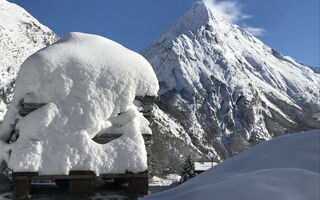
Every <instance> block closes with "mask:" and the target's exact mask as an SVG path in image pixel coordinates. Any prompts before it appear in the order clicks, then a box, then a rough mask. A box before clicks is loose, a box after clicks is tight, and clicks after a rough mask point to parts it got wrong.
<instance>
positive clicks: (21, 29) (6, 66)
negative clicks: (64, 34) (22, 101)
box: [0, 0, 58, 121]
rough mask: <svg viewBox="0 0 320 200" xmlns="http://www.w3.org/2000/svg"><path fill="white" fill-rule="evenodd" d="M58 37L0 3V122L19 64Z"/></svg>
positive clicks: (19, 10)
mask: <svg viewBox="0 0 320 200" xmlns="http://www.w3.org/2000/svg"><path fill="white" fill-rule="evenodd" d="M57 39H58V37H57V36H56V35H55V34H54V33H53V32H52V31H51V30H50V29H49V28H47V27H46V26H43V25H42V24H40V23H39V22H38V21H37V20H36V19H35V18H33V17H32V16H31V15H30V14H29V13H28V12H27V11H25V10H24V9H23V8H21V7H19V6H17V5H16V4H13V3H10V2H7V1H6V0H1V1H0V121H2V120H3V117H4V115H5V113H6V110H7V105H8V104H9V102H10V101H11V98H12V94H13V88H14V82H15V78H16V76H17V73H18V71H19V69H20V65H21V64H22V62H23V61H24V60H25V59H26V58H27V57H28V56H30V55H31V54H33V53H34V52H36V51H37V50H39V49H41V48H42V47H45V46H47V45H49V44H51V43H53V42H54V41H56V40H57Z"/></svg>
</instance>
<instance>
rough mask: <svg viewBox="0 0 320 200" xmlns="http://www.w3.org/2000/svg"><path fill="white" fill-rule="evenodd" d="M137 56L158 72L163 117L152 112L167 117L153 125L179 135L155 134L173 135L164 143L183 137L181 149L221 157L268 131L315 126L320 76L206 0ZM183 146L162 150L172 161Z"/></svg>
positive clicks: (318, 119) (261, 138)
mask: <svg viewBox="0 0 320 200" xmlns="http://www.w3.org/2000/svg"><path fill="white" fill-rule="evenodd" d="M142 54H143V55H144V56H145V57H146V58H147V60H148V61H149V62H150V63H151V64H152V66H153V68H154V70H155V72H156V74H157V78H158V80H159V85H160V91H159V95H160V102H159V103H158V106H159V107H160V109H162V110H163V111H164V113H165V114H166V116H164V115H161V116H156V118H157V120H160V119H166V120H165V121H163V122H162V123H163V124H161V123H159V122H157V123H158V125H157V128H159V126H162V127H167V126H168V125H165V123H167V122H174V123H175V124H176V125H175V127H179V128H178V129H179V131H178V134H176V132H177V129H175V130H168V129H167V130H161V131H160V132H162V133H161V134H163V132H165V131H167V132H168V133H167V135H170V134H172V135H176V138H175V139H172V142H171V143H170V145H169V144H166V142H167V141H165V143H163V145H165V146H171V147H172V146H177V145H176V144H173V143H175V142H176V143H177V144H178V143H181V141H186V142H185V147H186V148H189V149H191V148H193V149H197V150H198V151H199V152H202V155H207V158H209V160H212V159H213V160H220V159H224V158H226V157H228V156H232V155H235V154H236V153H238V152H240V151H242V150H244V149H246V148H248V147H250V146H252V145H254V144H257V143H259V142H261V141H264V140H268V139H270V138H272V137H274V136H278V135H281V134H285V133H290V132H298V131H302V130H310V129H316V128H320V117H319V116H320V102H319V98H320V76H319V75H318V74H315V73H314V72H313V71H312V70H311V69H309V68H308V67H306V66H305V65H302V64H300V63H298V62H296V61H295V60H293V59H292V58H290V57H287V56H283V55H281V53H279V52H277V51H276V50H274V49H272V48H270V47H268V46H266V45H265V44H263V43H262V42H261V41H260V40H259V39H257V38H255V37H254V36H252V35H251V34H249V33H248V32H246V31H245V30H243V29H241V28H240V27H239V26H237V25H234V24H231V23H229V22H227V21H226V20H224V19H223V18H222V17H221V16H219V15H218V14H217V13H213V12H212V11H211V10H210V9H209V8H208V7H207V6H206V5H205V4H204V3H199V2H197V3H195V4H194V5H193V6H192V8H191V9H190V10H188V11H187V12H186V13H185V14H183V15H182V16H181V17H179V18H178V19H177V20H176V21H175V22H174V23H173V24H172V25H171V26H170V27H169V28H168V29H167V30H166V31H165V32H164V33H163V34H162V35H161V36H160V37H159V38H158V39H157V40H155V42H153V44H152V45H151V46H149V47H148V48H146V49H144V50H143V51H142ZM157 113H160V112H157ZM160 124H161V125H160ZM153 131H154V132H157V131H158V132H159V130H156V128H155V129H154V130H153ZM155 135H156V134H155ZM163 137H164V136H163ZM187 141H191V142H187ZM157 145H158V148H159V145H160V144H157ZM163 148H166V147H163ZM186 148H185V149H183V148H180V149H178V148H173V149H174V150H175V151H176V152H174V153H173V152H167V154H171V155H176V156H177V159H178V156H179V153H180V154H183V155H185V154H187V153H186V152H188V154H189V151H187V150H186ZM194 152H197V151H194ZM196 154H197V155H199V154H198V153H194V155H196ZM200 156H201V154H200Z"/></svg>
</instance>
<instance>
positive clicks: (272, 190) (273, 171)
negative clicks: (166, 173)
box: [144, 130, 320, 200]
mask: <svg viewBox="0 0 320 200" xmlns="http://www.w3.org/2000/svg"><path fill="white" fill-rule="evenodd" d="M319 152H320V130H316V131H309V132H302V133H298V134H290V135H286V136H281V137H278V138H276V139H273V140H271V141H268V142H265V143H263V144H260V145H257V146H255V147H253V148H252V149H250V150H248V151H246V152H243V153H241V154H239V155H237V156H235V157H233V158H231V159H229V160H226V161H224V162H222V163H221V164H219V165H217V166H215V167H213V168H211V169H210V170H208V171H206V172H204V173H202V174H200V175H199V176H197V177H195V178H193V179H191V180H190V181H187V182H186V183H184V184H182V185H180V186H178V187H176V188H174V189H172V190H169V191H166V192H162V193H159V194H155V195H152V196H149V197H147V198H144V199H148V200H156V199H166V200H169V199H175V200H180V199H181V200H189V199H190V200H191V199H219V200H223V199H226V200H230V199H239V200H242V199H260V200H264V199H266V200H269V199H279V200H280V199H290V200H301V199H310V200H317V199H319V195H320V193H319V188H320V157H319Z"/></svg>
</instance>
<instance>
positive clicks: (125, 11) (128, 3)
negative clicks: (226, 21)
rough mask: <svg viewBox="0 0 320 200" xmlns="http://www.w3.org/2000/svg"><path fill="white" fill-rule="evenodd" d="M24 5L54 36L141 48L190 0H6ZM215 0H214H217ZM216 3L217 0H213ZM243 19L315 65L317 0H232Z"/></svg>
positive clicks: (270, 41) (272, 44)
mask: <svg viewBox="0 0 320 200" xmlns="http://www.w3.org/2000/svg"><path fill="white" fill-rule="evenodd" d="M9 1H10V2H13V3H16V4H18V5H20V6H21V7H23V8H24V9H26V10H27V11H28V12H29V13H31V14H32V15H33V16H34V17H36V18H37V19H38V20H39V21H40V22H41V23H42V24H44V25H46V26H48V27H49V28H51V29H52V30H53V31H54V32H55V33H57V34H58V35H59V36H62V35H64V34H65V33H68V32H71V31H80V32H86V33H94V34H98V35H102V36H105V37H108V38H110V39H112V40H115V41H117V42H119V43H121V44H123V45H124V46H126V47H128V48H130V49H132V50H135V51H141V50H142V49H143V48H145V47H147V46H148V45H150V44H151V42H152V41H153V40H154V39H156V38H157V37H158V36H159V35H160V34H161V33H162V32H163V31H164V30H165V29H166V27H168V25H170V24H171V23H172V22H173V21H174V20H175V19H176V18H177V17H179V16H180V15H182V14H183V13H184V12H185V11H186V10H188V9H189V8H190V7H191V5H192V4H193V3H194V2H195V0H136V1H132V0H91V1H89V0H9ZM219 2H221V1H218V3H219ZM216 3H217V0H216ZM236 3H237V4H236V6H238V7H239V6H241V12H242V13H243V14H247V15H250V16H251V17H250V18H248V19H244V20H240V21H238V22H237V23H238V24H239V25H240V26H250V27H259V28H261V29H263V30H264V32H263V35H260V36H258V38H259V39H261V40H262V41H263V42H264V43H266V44H267V45H268V46H270V47H272V48H274V49H277V50H279V51H280V52H281V53H282V54H284V55H289V56H291V57H293V58H295V59H296V60H297V61H299V62H302V63H305V64H308V65H311V66H320V58H319V46H320V42H319V10H320V8H319V0H237V1H236Z"/></svg>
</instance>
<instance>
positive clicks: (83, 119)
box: [0, 33, 159, 174]
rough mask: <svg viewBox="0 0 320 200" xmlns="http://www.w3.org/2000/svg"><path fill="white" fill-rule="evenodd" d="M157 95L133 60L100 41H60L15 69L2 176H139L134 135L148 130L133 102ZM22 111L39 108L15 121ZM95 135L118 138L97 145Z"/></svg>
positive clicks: (148, 72) (73, 36) (148, 73)
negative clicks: (28, 105) (5, 169)
mask: <svg viewBox="0 0 320 200" xmlns="http://www.w3.org/2000/svg"><path fill="white" fill-rule="evenodd" d="M158 89H159V86H158V80H157V78H156V76H155V73H154V72H153V69H152V67H151V66H150V64H149V63H148V61H146V60H145V59H144V58H143V57H142V56H141V55H139V54H137V53H135V52H133V51H131V50H129V49H127V48H125V47H123V46H121V45H120V44H118V43H116V42H113V41H111V40H109V39H107V38H104V37H100V36H96V35H89V34H83V33H70V34H67V35H65V36H64V37H63V38H61V39H60V40H58V41H57V42H56V43H54V44H53V45H50V46H48V47H46V48H43V49H41V50H40V51H38V52H36V53H35V54H33V55H32V56H30V57H29V58H28V59H27V60H26V61H25V62H24V63H23V65H22V66H21V69H20V71H19V74H18V77H17V79H16V88H15V93H14V96H13V100H12V103H11V104H10V107H9V110H8V112H7V114H6V116H5V119H4V121H3V123H2V126H1V129H0V137H1V138H2V140H4V141H8V139H10V138H11V140H10V141H11V142H12V143H11V144H10V145H6V146H9V147H10V149H11V151H10V152H8V153H9V157H8V158H7V162H8V166H9V168H10V169H12V170H13V171H36V172H39V173H40V174H68V172H69V171H70V170H92V171H95V172H96V173H97V174H100V173H125V172H126V171H127V170H128V171H131V172H142V171H145V170H147V155H146V148H145V145H144V141H143V137H142V134H143V133H147V134H151V130H150V129H149V127H148V124H149V122H148V120H147V119H145V118H144V117H143V115H142V113H140V112H138V109H137V107H136V106H135V105H134V100H135V97H136V96H146V95H148V96H156V95H157V92H158ZM22 103H33V104H34V103H36V104H39V105H40V104H41V105H43V104H44V105H43V106H42V107H40V108H39V109H37V110H34V111H32V112H31V113H29V114H27V115H26V116H23V115H20V113H21V112H20V111H19V109H21V104H22ZM13 132H14V135H16V134H18V139H17V141H14V139H12V138H13V136H12V133H13ZM101 132H103V133H105V134H107V133H113V134H114V133H119V134H123V135H122V136H121V137H120V138H118V139H115V140H112V141H111V142H109V143H106V144H103V145H101V144H98V143H95V142H94V141H93V140H92V138H94V137H95V136H96V135H98V134H99V133H101ZM6 149H7V148H6ZM1 150H4V148H1ZM1 153H2V154H3V152H1Z"/></svg>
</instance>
